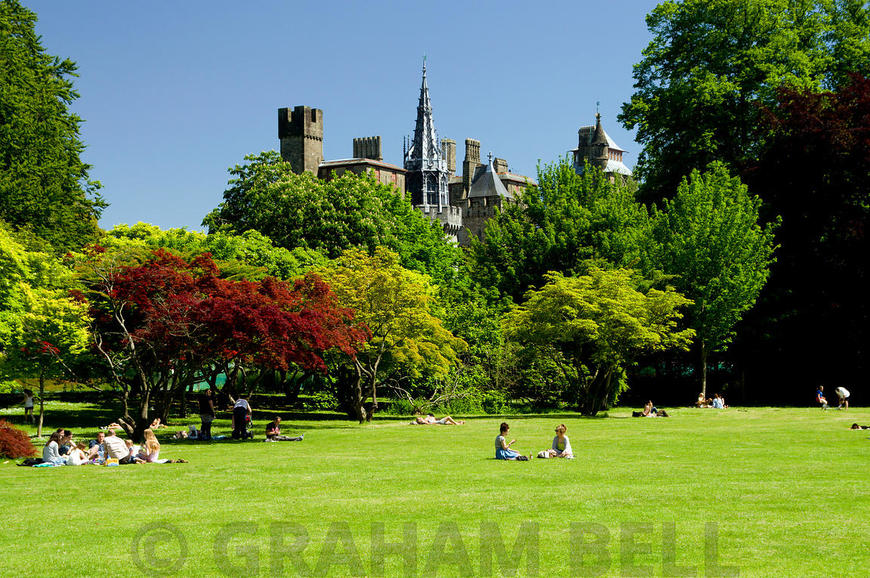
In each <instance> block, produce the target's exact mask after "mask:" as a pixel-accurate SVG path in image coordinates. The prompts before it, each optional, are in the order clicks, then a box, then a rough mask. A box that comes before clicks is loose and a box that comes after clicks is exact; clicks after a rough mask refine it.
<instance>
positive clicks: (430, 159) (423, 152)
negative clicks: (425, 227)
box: [405, 56, 448, 207]
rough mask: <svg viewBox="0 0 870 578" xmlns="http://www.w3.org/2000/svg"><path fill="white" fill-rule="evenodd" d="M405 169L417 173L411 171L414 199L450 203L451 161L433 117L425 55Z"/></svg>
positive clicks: (409, 186) (429, 202) (408, 179)
mask: <svg viewBox="0 0 870 578" xmlns="http://www.w3.org/2000/svg"><path fill="white" fill-rule="evenodd" d="M405 170H406V171H408V172H409V173H417V175H418V176H412V175H408V177H407V179H406V183H407V184H408V190H409V192H411V193H412V196H413V197H414V199H416V200H414V201H413V202H414V203H416V204H422V205H424V206H428V205H437V206H439V207H440V206H443V205H447V204H448V194H447V179H448V176H447V163H446V161H445V160H444V158H443V155H442V151H441V144H440V141H439V140H438V134H437V132H436V131H435V121H434V120H433V118H432V102H431V100H430V98H429V85H428V83H427V81H426V57H425V56H424V57H423V79H422V82H421V84H420V99H419V102H418V104H417V122H416V124H415V126H414V136H413V138H412V139H411V141H410V142H409V143H408V150H407V152H406V153H405Z"/></svg>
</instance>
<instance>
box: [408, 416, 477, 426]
mask: <svg viewBox="0 0 870 578" xmlns="http://www.w3.org/2000/svg"><path fill="white" fill-rule="evenodd" d="M411 425H465V420H461V419H460V420H458V421H457V420H455V419H453V418H452V417H450V416H449V415H445V416H444V417H442V418H441V419H435V416H434V415H432V414H431V413H428V414H426V417H416V418H414V421H412V422H411Z"/></svg>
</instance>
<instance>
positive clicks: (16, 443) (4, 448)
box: [0, 420, 36, 459]
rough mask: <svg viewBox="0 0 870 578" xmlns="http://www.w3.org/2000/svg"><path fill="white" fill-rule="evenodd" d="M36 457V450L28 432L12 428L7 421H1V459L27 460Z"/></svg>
mask: <svg viewBox="0 0 870 578" xmlns="http://www.w3.org/2000/svg"><path fill="white" fill-rule="evenodd" d="M33 455H36V448H35V447H33V443H32V442H31V441H30V436H29V435H27V433H26V432H24V431H22V430H20V429H18V428H14V427H12V426H11V425H10V424H9V423H8V422H7V421H6V420H0V457H4V458H10V459H15V458H26V457H29V456H33Z"/></svg>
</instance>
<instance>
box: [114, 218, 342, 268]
mask: <svg viewBox="0 0 870 578" xmlns="http://www.w3.org/2000/svg"><path fill="white" fill-rule="evenodd" d="M100 245H102V246H103V247H105V248H107V249H112V248H130V247H142V248H145V249H147V252H149V253H150V252H151V251H152V250H154V249H160V248H162V249H168V250H169V251H172V252H173V253H175V254H178V255H182V256H186V257H193V256H196V255H201V254H202V253H209V254H211V256H212V258H213V259H214V260H215V262H216V263H217V264H218V267H219V268H220V270H221V275H222V276H224V277H226V278H231V279H236V280H238V279H247V280H254V281H256V280H260V279H262V278H264V277H267V276H269V277H276V278H278V279H287V280H289V279H295V278H297V277H301V276H303V275H304V274H305V273H306V272H308V271H310V270H312V269H315V268H317V267H320V266H322V265H324V264H325V263H326V262H327V261H328V259H327V258H326V257H325V256H323V255H322V254H321V253H319V252H317V251H315V250H313V249H305V248H301V247H296V248H293V249H285V248H283V247H276V246H275V245H274V244H273V243H272V241H271V240H270V239H269V238H268V237H265V236H264V235H262V234H261V233H260V232H258V231H256V230H254V229H250V230H247V231H245V232H243V233H241V234H239V235H233V234H229V233H220V232H219V233H212V234H210V235H205V234H203V233H200V232H196V231H187V230H185V229H166V230H161V229H160V228H159V227H157V226H155V225H149V224H148V223H136V224H135V225H132V226H128V225H118V226H116V227H115V228H113V229H111V230H109V231H106V234H105V236H104V237H102V238H101V240H100Z"/></svg>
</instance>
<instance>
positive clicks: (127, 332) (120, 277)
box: [83, 249, 368, 438]
mask: <svg viewBox="0 0 870 578" xmlns="http://www.w3.org/2000/svg"><path fill="white" fill-rule="evenodd" d="M120 259H121V256H120V255H118V254H107V253H105V252H100V251H94V252H93V254H92V255H91V257H90V258H89V259H88V261H87V262H86V264H85V266H84V267H83V280H84V281H85V283H86V285H87V287H88V292H87V295H86V297H87V299H88V300H89V302H90V304H91V316H92V318H93V321H94V326H93V332H94V335H95V338H96V341H95V344H94V347H95V349H96V350H97V351H98V352H99V353H100V355H101V357H102V359H103V362H104V366H105V369H106V372H107V374H108V375H109V376H110V377H111V379H112V380H113V381H114V383H115V384H116V386H117V387H118V390H119V391H120V392H121V400H122V403H123V411H124V415H123V417H122V419H121V420H120V421H119V423H121V425H122V426H123V427H124V428H125V429H126V430H127V432H128V434H130V435H131V436H132V437H134V438H138V437H139V436H140V435H141V432H142V430H144V428H145V427H147V426H148V424H150V422H151V419H152V417H153V416H152V415H151V407H154V409H155V411H156V412H157V415H158V416H161V417H165V416H166V411H167V408H168V406H169V404H170V402H171V401H172V399H173V398H175V397H176V396H177V395H179V393H180V392H183V391H184V390H185V389H186V388H187V387H188V386H190V385H191V384H193V383H196V382H198V381H201V380H203V379H205V378H206V377H207V376H208V375H209V374H212V373H213V372H214V371H216V369H218V370H220V369H223V370H226V369H227V368H230V367H232V368H234V369H235V370H238V368H240V367H246V366H248V367H250V366H255V365H256V366H259V367H264V368H269V369H275V370H287V368H288V367H289V366H291V365H296V366H299V367H302V368H305V369H310V370H320V371H325V370H326V364H325V363H324V360H323V355H324V353H325V352H326V351H329V350H332V349H338V350H341V351H342V352H343V353H346V354H348V355H355V353H356V349H357V347H358V346H359V344H360V343H363V342H365V341H366V339H368V330H367V329H366V328H365V327H364V326H362V325H360V324H358V323H356V322H355V321H354V318H353V312H352V311H351V310H349V309H344V308H341V307H339V306H338V305H337V304H336V301H335V297H334V296H333V294H332V292H331V291H330V289H329V287H328V286H327V285H326V284H325V283H324V282H323V281H321V280H320V279H319V278H318V277H317V276H315V275H309V276H306V277H304V278H302V279H298V280H296V281H295V282H292V283H289V282H285V281H280V280H277V279H273V278H265V279H263V280H262V281H258V282H252V281H233V280H228V279H222V278H221V277H220V271H219V270H218V268H217V266H216V265H215V263H214V261H212V259H211V256H210V255H208V254H203V255H200V256H198V257H195V258H193V259H191V260H189V261H187V260H185V259H183V258H181V257H178V256H176V255H173V254H172V253H169V252H167V251H165V250H162V249H159V250H157V251H154V252H153V253H152V254H151V255H149V256H148V257H147V258H146V259H145V260H144V261H143V262H141V263H135V264H126V265H123V264H120Z"/></svg>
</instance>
